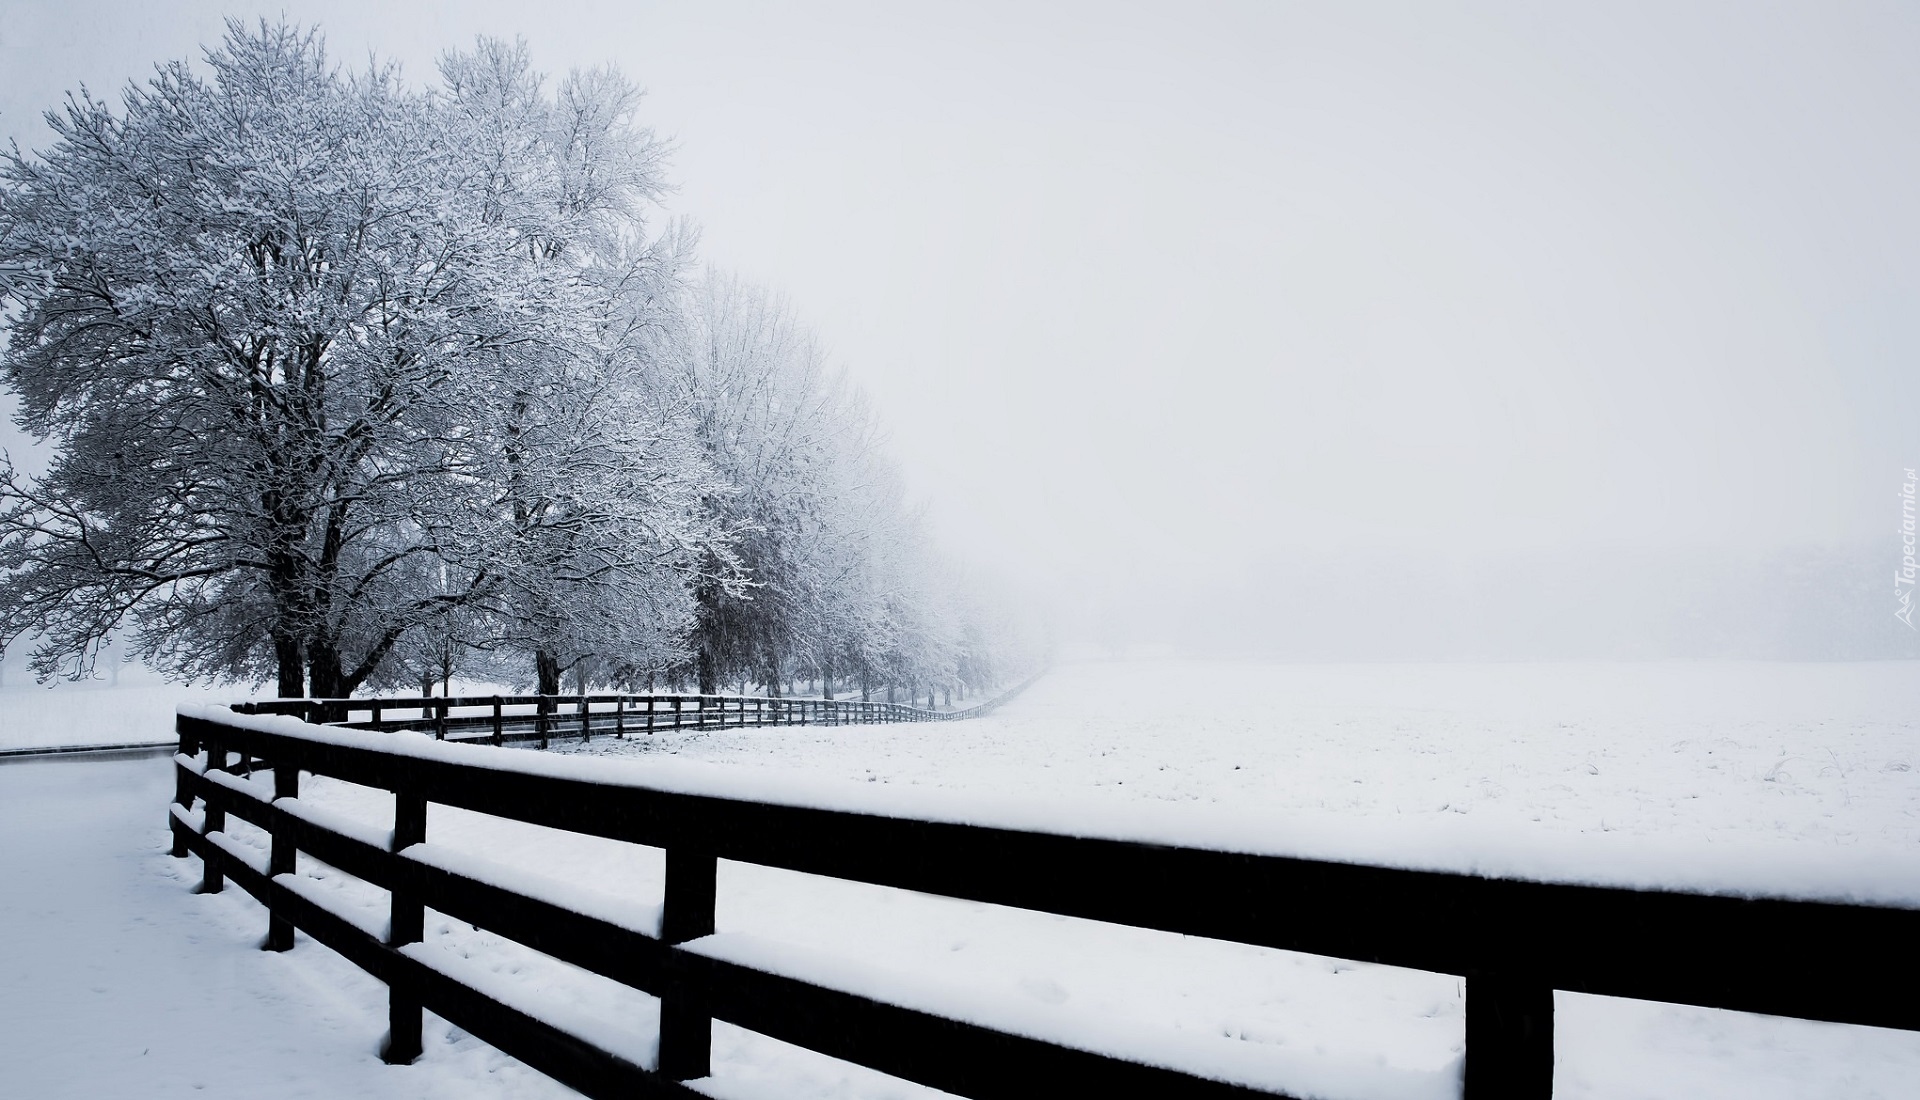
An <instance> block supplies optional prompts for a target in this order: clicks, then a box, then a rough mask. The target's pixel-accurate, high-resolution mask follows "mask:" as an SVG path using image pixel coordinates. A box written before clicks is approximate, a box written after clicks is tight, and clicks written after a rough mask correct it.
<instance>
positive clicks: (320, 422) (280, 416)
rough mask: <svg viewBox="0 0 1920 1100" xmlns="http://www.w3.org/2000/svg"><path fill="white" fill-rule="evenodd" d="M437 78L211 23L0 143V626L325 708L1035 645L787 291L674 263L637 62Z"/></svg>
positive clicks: (43, 652)
mask: <svg viewBox="0 0 1920 1100" xmlns="http://www.w3.org/2000/svg"><path fill="white" fill-rule="evenodd" d="M439 77H440V80H439V83H438V85H437V86H436V87H434V88H431V89H427V90H422V89H416V88H413V87H411V86H409V85H408V84H406V83H404V82H403V81H402V79H401V77H400V74H399V72H398V71H397V69H395V68H393V67H391V66H382V65H379V64H375V63H369V65H368V67H367V68H366V69H365V70H363V71H356V72H346V71H343V70H341V69H340V68H338V67H336V66H334V65H333V64H332V63H331V62H330V61H329V60H328V58H327V56H326V54H325V50H324V44H323V41H322V39H321V37H320V35H319V34H318V33H317V32H315V31H309V30H302V29H298V28H294V27H290V26H286V25H280V26H272V25H268V24H265V23H262V24H261V25H260V26H259V27H257V28H251V29H250V28H247V27H244V26H242V25H241V24H239V23H229V25H228V30H227V34H226V37H225V39H224V40H223V41H222V43H221V44H220V45H219V46H218V47H216V48H212V49H209V50H208V51H206V56H205V68H204V75H203V73H202V71H200V70H196V69H195V68H193V67H191V66H189V65H188V64H186V63H185V62H175V63H171V64H167V65H163V66H161V67H160V68H159V69H158V70H157V72H156V75H155V76H154V77H153V78H152V79H151V80H150V81H149V82H147V83H146V84H145V85H135V86H130V87H129V88H128V89H127V90H126V91H125V93H124V94H123V96H122V97H121V102H120V104H119V105H118V107H117V109H116V107H115V106H114V105H111V104H109V103H106V102H103V101H100V100H96V99H94V98H92V97H90V96H89V95H87V94H86V93H84V92H83V93H80V94H77V95H74V96H71V97H69V99H68V101H67V102H66V103H65V105H64V106H63V107H62V108H61V109H59V110H57V111H52V112H49V114H48V115H47V119H48V122H49V124H50V125H51V126H52V128H53V130H54V132H55V137H54V140H53V142H52V144H51V145H50V146H49V147H48V148H47V149H45V150H42V151H39V152H37V153H33V154H23V153H22V152H20V151H19V150H18V149H15V150H14V151H13V153H12V154H11V155H10V156H8V157H6V158H4V160H0V279H4V282H3V283H0V286H5V287H7V288H9V294H8V296H7V300H6V313H5V315H4V317H5V321H6V323H7V324H8V327H9V340H8V343H7V346H6V349H5V353H4V361H3V367H4V375H5V378H6V381H7V383H8V384H9V386H10V387H11V388H12V390H13V392H14V394H15V395H16V397H17V398H18V400H19V402H20V411H19V414H18V419H19V423H20V424H21V426H22V427H23V428H24V429H25V430H27V431H28V432H29V433H31V434H33V435H35V436H36V437H39V438H42V439H44V440H46V441H48V442H49V443H51V445H52V458H51V462H50V465H49V467H48V469H47V470H46V471H45V472H44V473H42V474H40V475H38V476H29V475H27V474H26V473H24V472H22V471H20V470H18V469H16V467H15V466H14V464H13V463H12V461H11V460H8V461H6V462H4V463H3V464H0V643H5V644H13V643H15V642H17V641H19V640H21V639H22V638H29V639H32V640H33V651H32V656H31V661H30V664H31V667H32V668H33V670H34V672H35V673H36V675H38V676H39V677H40V678H41V679H43V680H44V679H48V678H51V677H53V676H57V675H62V674H64V675H68V676H74V677H79V676H85V675H88V674H89V673H90V672H91V669H92V666H93V662H94V659H95V658H96V656H97V655H98V654H99V652H100V649H101V647H102V646H103V645H105V644H107V643H108V642H109V641H110V640H111V639H113V638H114V637H115V636H120V638H121V644H122V646H123V647H124V648H125V649H126V650H128V651H130V652H133V653H137V654H139V655H140V656H142V657H143V658H145V659H146V660H148V661H150V662H152V663H154V664H155V665H157V666H159V667H161V668H164V669H167V670H170V671H172V672H173V673H176V674H178V675H181V676H183V677H188V678H192V679H198V680H217V681H226V680H253V681H272V682H274V683H276V684H277V686H278V690H279V693H280V694H281V695H283V696H299V695H312V696H320V697H340V696H346V695H350V694H352V693H354V692H356V691H364V690H370V689H378V688H391V687H396V686H412V685H419V686H421V687H422V688H425V687H427V686H428V685H430V684H431V683H433V682H436V681H438V682H441V683H443V684H444V683H445V682H446V681H448V680H450V679H451V678H453V677H455V676H462V677H476V678H495V679H505V680H509V681H515V682H521V683H529V684H532V685H534V686H535V687H536V688H537V690H539V691H540V692H542V693H557V692H559V691H561V690H562V689H563V687H564V688H573V689H578V690H586V689H588V688H592V687H616V686H617V687H627V688H660V687H679V686H697V687H698V689H699V690H701V691H706V692H711V691H714V690H716V689H719V688H721V687H724V686H727V685H740V686H746V685H763V686H765V687H766V688H768V689H771V690H773V691H776V692H777V691H779V690H780V687H781V685H782V683H783V682H787V683H790V682H792V681H794V680H796V679H803V680H817V681H821V686H822V687H823V688H824V689H825V690H826V691H827V692H829V693H832V692H834V691H835V690H836V688H838V689H839V690H860V691H862V692H863V693H867V694H871V693H875V692H878V691H884V692H885V693H886V695H887V697H889V698H892V697H895V694H896V692H910V693H913V694H915V695H924V694H926V693H928V692H931V691H934V690H943V691H948V692H953V691H956V690H958V691H960V692H962V693H965V692H968V691H970V690H977V689H980V688H983V687H987V686H991V685H994V684H996V683H1000V682H1003V681H1005V680H1006V679H1007V678H1008V677H1010V676H1012V675H1014V674H1015V673H1016V672H1017V671H1018V670H1019V669H1020V668H1021V667H1023V666H1024V665H1026V664H1028V663H1031V662H1032V661H1033V660H1034V659H1035V657H1036V656H1037V653H1036V652H1035V649H1036V641H1035V632H1034V631H1033V630H1032V629H1031V624H1030V623H1028V622H1027V621H1026V620H1025V619H1024V618H1023V616H1022V614H1021V612H1020V610H1019V609H1018V608H1015V607H1013V606H1010V605H1009V604H1008V602H1007V601H1006V600H1005V599H1003V598H1000V597H997V596H996V595H995V593H994V590H993V589H992V588H991V587H990V586H988V585H986V584H983V583H980V582H979V581H978V580H977V579H975V578H972V577H970V576H969V575H968V574H967V572H966V571H964V570H962V569H960V568H959V567H957V566H955V565H954V564H952V563H949V562H947V561H944V560H943V559H942V558H941V557H940V556H939V555H938V554H937V553H936V552H935V551H934V550H933V549H932V548H931V547H930V546H929V545H928V541H927V536H926V532H925V531H924V529H923V524H922V523H921V521H920V519H919V517H918V515H917V514H916V512H915V510H914V509H913V508H912V507H911V506H910V504H909V503H908V501H907V499H906V496H905V494H904V492H903V489H902V485H901V481H900V476H899V474H898V472H897V470H896V469H895V467H894V465H893V464H892V463H891V462H890V460H889V459H888V457H887V456H886V454H885V452H884V450H883V448H882V446H881V442H882V441H881V438H880V433H879V430H878V426H877V425H876V423H875V421H874V418H873V416H872V414H871V413H870V411H869V410H868V409H867V408H866V406H865V404H864V403H863V401H862V399H861V397H860V395H859V394H858V393H857V392H856V391H855V390H854V389H853V388H852V387H851V386H850V385H849V384H848V383H847V382H846V381H845V379H844V378H842V377H841V376H840V375H838V374H837V373H835V372H833V371H831V370H829V369H828V366H827V364H826V363H825V361H824V358H823V356H822V354H821V352H820V349H819V348H818V346H817V345H816V344H815V343H814V341H813V340H812V338H811V337H810V336H809V334H808V333H807V331H806V330H805V328H804V327H803V326H802V325H801V324H800V323H799V322H798V321H797V320H796V319H795V318H794V316H793V315H792V313H791V312H790V310H788V309H787V308H786V307H784V306H783V305H782V303H781V302H780V300H779V299H777V298H776V297H774V296H772V295H770V294H769V293H768V292H766V291H764V290H761V289H758V288H755V287H753V286H750V285H747V284H745V283H742V282H740V281H738V280H735V279H732V278H728V277H725V276H721V275H717V274H714V273H711V272H707V273H704V274H703V273H701V272H700V271H699V270H698V268H697V266H696V257H695V248H694V246H695V239H694V234H693V233H692V231H691V230H690V228H689V227H688V226H687V225H685V224H684V223H682V222H678V221H674V220H671V219H668V218H666V216H665V214H664V211H663V207H662V200H663V199H664V198H665V196H666V194H667V192H668V184H667V181H666V178H665V175H664V167H665V157H666V152H667V149H666V146H665V144H664V143H663V142H661V141H660V140H659V139H657V138H656V137H655V136H654V135H653V134H652V132H651V131H650V130H648V129H647V128H646V127H645V126H643V125H642V124H641V123H640V121H639V116H638V105H639V101H640V93H639V91H638V90H637V89H636V88H635V87H634V85H632V84H631V83H629V82H628V81H627V80H626V79H625V78H624V77H622V76H621V75H620V74H619V73H617V72H616V71H614V70H611V69H605V68H601V69H592V70H585V71H575V72H572V73H570V74H568V75H567V76H566V77H565V78H564V79H561V80H558V81H549V80H547V79H545V78H543V77H542V76H541V74H539V73H537V72H535V71H534V70H533V68H532V67H531V65H530V63H529V59H528V54H527V50H526V47H525V45H524V44H509V43H504V42H499V41H489V40H481V41H480V42H479V43H478V44H477V45H476V47H475V48H474V49H473V50H471V51H468V52H453V53H448V54H446V55H445V56H444V57H443V58H442V60H441V63H440V66H439Z"/></svg>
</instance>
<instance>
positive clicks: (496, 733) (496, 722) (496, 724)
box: [493, 695, 503, 745]
mask: <svg viewBox="0 0 1920 1100" xmlns="http://www.w3.org/2000/svg"><path fill="white" fill-rule="evenodd" d="M502 725H503V720H502V718H501V706H500V697H499V696H498V695H496V696H494V697H493V743H494V744H496V745H498V744H499V743H500V737H501V734H502V732H503V730H502V729H501V727H502Z"/></svg>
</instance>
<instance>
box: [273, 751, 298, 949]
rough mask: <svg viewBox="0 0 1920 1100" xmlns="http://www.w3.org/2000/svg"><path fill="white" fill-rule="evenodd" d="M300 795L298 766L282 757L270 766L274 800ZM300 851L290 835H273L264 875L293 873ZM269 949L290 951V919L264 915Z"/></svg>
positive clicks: (291, 936) (275, 915)
mask: <svg viewBox="0 0 1920 1100" xmlns="http://www.w3.org/2000/svg"><path fill="white" fill-rule="evenodd" d="M299 797H300V769H299V768H296V767H294V766H293V765H292V764H289V763H287V762H286V761H285V760H279V761H276V762H275V763H274V765H273V800H274V801H275V802H278V801H280V800H281V799H283V798H299ZM298 854H299V851H298V849H296V848H295V847H294V846H293V838H291V837H288V836H283V835H281V834H280V833H275V834H273V848H272V850H271V851H270V852H269V853H268V855H267V877H268V878H273V877H274V876H275V875H291V874H293V873H294V867H295V860H296V858H297V857H298ZM265 947H266V949H267V950H268V951H291V950H293V922H292V921H290V920H288V919H287V918H285V917H283V916H281V915H280V914H278V913H274V912H271V911H269V912H268V914H267V942H266V944H265Z"/></svg>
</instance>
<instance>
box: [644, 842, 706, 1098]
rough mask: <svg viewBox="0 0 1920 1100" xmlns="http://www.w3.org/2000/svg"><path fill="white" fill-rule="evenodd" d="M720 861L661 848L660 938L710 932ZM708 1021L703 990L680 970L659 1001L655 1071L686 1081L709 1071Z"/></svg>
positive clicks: (690, 937) (687, 937)
mask: <svg viewBox="0 0 1920 1100" xmlns="http://www.w3.org/2000/svg"><path fill="white" fill-rule="evenodd" d="M719 863H720V861H719V860H718V859H716V858H714V857H713V856H710V855H707V854H706V853H704V852H695V851H689V850H688V849H687V848H686V847H685V846H674V847H669V848H668V849H667V889H666V896H665V897H664V898H663V899H662V904H661V907H660V939H661V940H662V941H663V942H666V943H685V942H687V941H688V940H695V939H699V938H700V937H701V936H707V935H712V934H713V899H714V886H715V877H716V874H717V872H718V870H719ZM712 1053H713V1018H712V1017H711V1016H710V1015H708V1010H707V999H706V996H705V991H704V990H701V989H700V988H698V987H697V985H696V984H695V983H693V982H690V981H689V980H688V978H687V976H686V975H685V974H684V972H683V973H682V974H681V976H680V979H679V980H678V981H677V982H675V983H674V984H672V985H670V986H669V987H668V989H667V990H666V995H665V996H663V997H662V998H661V999H660V1062H659V1066H660V1073H661V1075H662V1076H664V1077H667V1078H668V1079H670V1080H674V1081H688V1080H692V1079H693V1078H695V1077H705V1076H707V1075H708V1074H709V1073H712V1072H713V1069H712V1064H711V1062H712Z"/></svg>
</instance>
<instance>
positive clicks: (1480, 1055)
mask: <svg viewBox="0 0 1920 1100" xmlns="http://www.w3.org/2000/svg"><path fill="white" fill-rule="evenodd" d="M1552 1095H1553V989H1552V987H1551V986H1547V985H1544V984H1542V983H1540V982H1537V981H1532V980H1528V979H1525V978H1517V977H1514V976H1512V975H1508V974H1487V973H1481V974H1475V975H1469V976H1468V978H1467V1067H1466V1083H1465V1087H1464V1088H1463V1089H1462V1090H1461V1096H1462V1098H1463V1100H1549V1098H1550V1097H1552Z"/></svg>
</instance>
